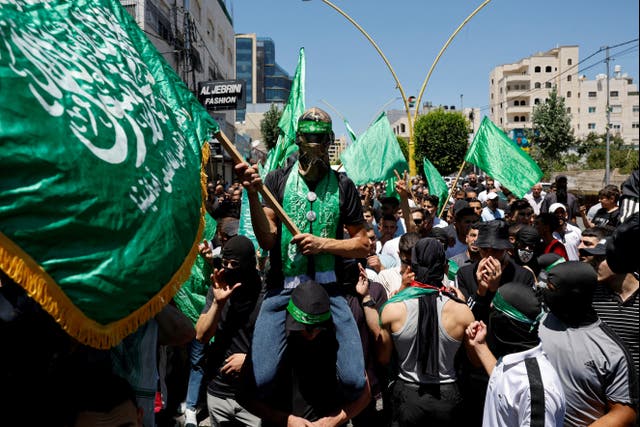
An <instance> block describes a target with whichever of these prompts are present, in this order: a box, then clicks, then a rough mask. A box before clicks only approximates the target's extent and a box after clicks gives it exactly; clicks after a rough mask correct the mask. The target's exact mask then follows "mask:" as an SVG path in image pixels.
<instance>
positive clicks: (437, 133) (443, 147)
mask: <svg viewBox="0 0 640 427" xmlns="http://www.w3.org/2000/svg"><path fill="white" fill-rule="evenodd" d="M469 130H470V129H469V122H468V121H467V118H466V117H465V116H464V115H463V114H462V113H458V112H445V111H444V110H442V109H437V110H435V111H431V112H430V113H428V114H425V115H423V116H420V117H418V120H416V122H415V125H414V127H413V137H414V141H415V142H414V143H415V153H414V157H415V161H416V163H418V164H422V159H424V158H425V157H426V158H427V159H429V161H430V162H431V163H433V165H434V166H435V167H436V169H438V171H439V172H440V174H442V175H443V176H444V175H449V174H451V173H453V172H456V171H457V170H458V168H460V165H461V164H462V162H463V160H464V155H465V153H466V152H467V141H468V139H469Z"/></svg>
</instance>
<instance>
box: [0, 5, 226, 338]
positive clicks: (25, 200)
mask: <svg viewBox="0 0 640 427" xmlns="http://www.w3.org/2000/svg"><path fill="white" fill-rule="evenodd" d="M218 129H219V128H218V125H217V123H216V122H215V121H214V120H213V119H212V118H211V117H210V116H209V114H208V113H207V112H206V111H205V110H204V108H202V106H201V105H200V104H199V103H198V101H197V99H196V98H195V97H194V96H193V94H192V93H191V92H190V91H189V89H188V88H187V87H186V86H185V85H184V84H183V83H182V81H181V80H180V78H179V76H178V75H177V74H176V73H175V72H174V71H173V70H172V69H171V67H170V66H169V65H168V64H167V62H166V61H165V60H164V59H163V58H162V56H161V55H160V54H159V53H158V51H157V50H156V49H155V47H154V46H153V45H152V43H151V42H150V41H149V40H148V39H147V37H146V36H145V35H144V33H143V32H142V31H141V30H140V29H139V28H138V26H137V25H136V23H135V21H134V19H133V18H132V17H131V16H130V15H129V14H128V13H127V12H126V11H125V10H124V8H123V7H122V6H121V5H120V2H119V1H117V0H90V1H89V0H74V1H58V2H50V1H35V0H33V1H32V0H30V1H26V0H17V1H11V2H4V3H3V4H2V6H1V7H0V164H1V165H2V174H1V175H0V269H2V270H3V271H4V272H5V273H7V274H8V275H9V277H11V278H12V279H13V280H15V281H16V282H17V283H19V284H20V285H22V286H23V287H24V288H25V290H26V291H27V293H28V294H29V295H30V296H31V297H32V298H34V299H35V300H36V301H37V302H38V303H39V304H40V305H41V306H42V307H43V308H44V309H45V310H46V311H47V312H49V313H50V314H51V315H52V316H53V317H54V319H56V321H58V322H59V323H60V325H61V326H62V327H63V329H65V330H66V331H67V332H68V333H69V334H70V335H72V336H73V337H74V338H76V339H77V340H79V341H80V342H82V343H85V344H89V345H91V346H93V347H97V348H109V347H112V346H113V345H115V344H117V343H118V342H119V341H120V340H121V339H122V338H123V337H124V336H126V335H127V334H129V333H131V332H133V331H134V330H135V329H136V328H137V327H138V326H139V325H141V324H142V323H144V322H146V321H147V320H148V319H150V318H151V317H152V316H154V315H155V314H156V313H158V312H159V311H160V310H161V309H162V307H163V306H164V305H165V304H167V303H168V302H169V300H170V299H171V298H172V297H173V295H174V294H175V292H176V291H177V289H178V287H179V286H180V285H181V284H182V283H183V282H184V281H185V280H186V278H187V277H188V275H189V272H190V269H191V265H192V263H193V260H194V259H195V256H196V254H197V243H198V241H199V233H201V230H202V227H203V219H202V215H203V213H204V208H203V203H202V200H203V193H204V192H203V186H202V178H201V166H202V161H203V159H202V157H203V155H202V151H201V149H202V148H201V147H202V144H203V143H204V142H205V141H206V140H208V139H209V135H210V134H211V133H213V132H216V131H217V130H218ZM207 147H208V144H205V148H204V149H205V150H206V148H207Z"/></svg>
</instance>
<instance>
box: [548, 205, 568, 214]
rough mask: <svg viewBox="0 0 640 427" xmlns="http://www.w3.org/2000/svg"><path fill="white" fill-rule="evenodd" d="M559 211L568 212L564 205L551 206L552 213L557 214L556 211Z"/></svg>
mask: <svg viewBox="0 0 640 427" xmlns="http://www.w3.org/2000/svg"><path fill="white" fill-rule="evenodd" d="M558 209H564V210H565V212H566V211H567V208H566V207H565V206H564V205H563V204H562V203H553V204H552V205H551V206H549V212H550V213H556V210H558Z"/></svg>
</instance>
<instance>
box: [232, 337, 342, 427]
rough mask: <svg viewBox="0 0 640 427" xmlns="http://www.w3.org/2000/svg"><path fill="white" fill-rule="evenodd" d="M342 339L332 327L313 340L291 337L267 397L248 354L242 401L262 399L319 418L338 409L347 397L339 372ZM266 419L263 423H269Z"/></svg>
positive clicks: (309, 416) (291, 412) (243, 368)
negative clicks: (259, 388) (258, 387)
mask: <svg viewBox="0 0 640 427" xmlns="http://www.w3.org/2000/svg"><path fill="white" fill-rule="evenodd" d="M337 352H338V342H337V340H336V338H335V333H334V332H333V331H332V330H326V331H323V332H321V333H320V334H319V335H318V336H317V337H316V338H315V339H314V340H313V341H306V340H305V339H304V338H302V337H291V336H290V337H289V338H288V339H287V347H286V350H285V353H284V356H283V358H282V362H281V363H280V366H279V367H278V372H277V374H276V378H275V381H274V384H273V386H274V388H273V389H272V391H271V392H270V394H269V395H268V396H266V397H260V398H259V397H258V395H257V392H256V386H255V378H254V377H253V365H252V364H251V357H250V356H248V357H247V360H246V363H245V364H244V365H243V366H242V379H243V381H242V390H241V393H240V395H239V399H240V401H239V403H240V404H242V405H244V404H246V400H254V399H259V400H260V401H261V402H264V403H265V404H266V405H268V406H269V407H271V408H273V409H276V410H279V411H282V412H285V413H287V414H293V415H295V416H298V417H302V418H305V419H307V420H309V421H316V420H318V419H319V418H322V417H324V416H327V415H329V414H330V413H332V412H334V411H335V410H337V409H338V408H339V407H340V406H341V405H342V404H343V403H344V402H346V400H345V399H344V397H343V396H342V394H341V387H340V382H339V381H338V378H337V372H336V357H337V356H336V355H337ZM269 425H270V424H268V423H267V422H266V420H263V426H269Z"/></svg>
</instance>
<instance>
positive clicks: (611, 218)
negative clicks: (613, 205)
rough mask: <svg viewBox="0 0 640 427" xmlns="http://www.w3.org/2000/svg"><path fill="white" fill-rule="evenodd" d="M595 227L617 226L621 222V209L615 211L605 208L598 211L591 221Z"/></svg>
mask: <svg viewBox="0 0 640 427" xmlns="http://www.w3.org/2000/svg"><path fill="white" fill-rule="evenodd" d="M591 222H592V223H593V225H594V226H595V227H613V228H615V227H617V226H618V224H620V209H616V210H615V211H613V212H607V210H606V209H605V208H600V209H598V210H597V211H596V214H595V215H594V216H593V220H592V221H591Z"/></svg>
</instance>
